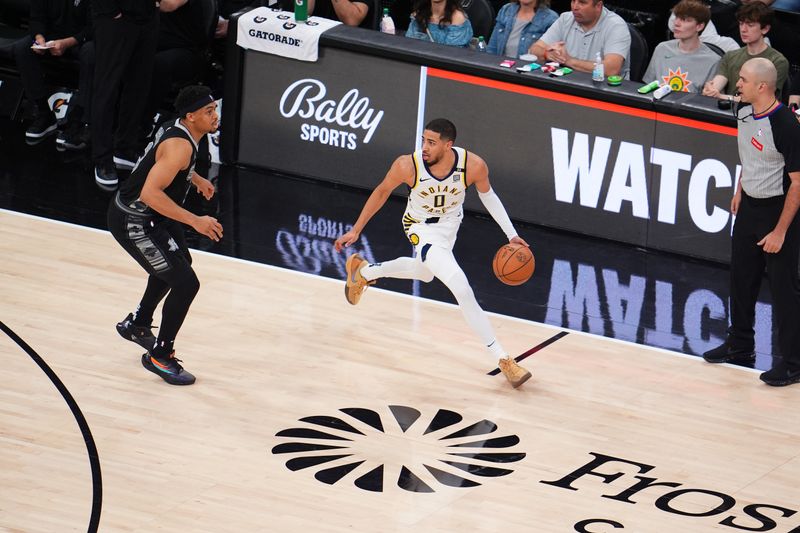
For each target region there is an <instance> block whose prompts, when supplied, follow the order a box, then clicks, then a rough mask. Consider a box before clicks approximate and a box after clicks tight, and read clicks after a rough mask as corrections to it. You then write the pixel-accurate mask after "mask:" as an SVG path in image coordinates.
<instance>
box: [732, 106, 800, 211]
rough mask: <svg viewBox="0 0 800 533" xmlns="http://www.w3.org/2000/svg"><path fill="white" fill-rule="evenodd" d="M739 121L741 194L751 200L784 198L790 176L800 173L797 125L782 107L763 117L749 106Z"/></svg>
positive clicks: (741, 111)
mask: <svg viewBox="0 0 800 533" xmlns="http://www.w3.org/2000/svg"><path fill="white" fill-rule="evenodd" d="M738 118H739V121H738V122H739V134H738V141H739V160H740V161H741V162H742V177H741V182H742V190H743V191H744V192H745V194H747V195H748V196H750V197H751V198H771V197H773V196H783V195H784V194H786V191H787V190H788V189H789V172H800V122H798V121H797V119H796V118H795V116H794V113H792V111H791V110H790V109H788V108H787V107H785V106H784V105H783V104H778V107H776V108H775V109H773V110H772V111H770V112H769V113H764V114H763V115H755V114H753V107H752V106H750V105H748V106H745V107H742V108H741V109H739V112H738Z"/></svg>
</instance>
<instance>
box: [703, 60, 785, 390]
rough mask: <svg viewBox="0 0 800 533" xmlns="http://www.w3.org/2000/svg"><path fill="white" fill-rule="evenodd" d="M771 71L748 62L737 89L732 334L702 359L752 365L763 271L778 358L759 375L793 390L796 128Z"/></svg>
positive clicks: (756, 62) (758, 62)
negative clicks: (737, 175) (778, 95)
mask: <svg viewBox="0 0 800 533" xmlns="http://www.w3.org/2000/svg"><path fill="white" fill-rule="evenodd" d="M777 77H778V74H777V71H776V70H775V66H774V65H773V64H772V62H770V61H769V60H767V59H764V58H755V59H751V60H749V61H747V62H746V63H745V64H744V65H743V66H742V69H741V70H740V72H739V80H738V81H737V83H736V88H737V90H738V91H739V93H740V94H741V99H742V102H745V103H747V104H750V105H747V106H744V107H742V108H740V109H739V110H738V112H737V119H738V124H739V128H738V130H739V131H738V143H739V159H740V160H741V163H742V174H741V177H740V179H739V184H738V186H737V188H736V193H735V194H734V196H733V199H732V200H731V212H732V213H733V214H734V215H736V223H735V224H734V227H733V237H732V244H731V274H730V276H731V286H730V292H731V300H730V307H731V310H730V316H731V326H730V328H728V336H727V339H726V340H725V342H724V343H723V344H722V345H721V346H718V347H717V348H714V349H713V350H710V351H708V352H706V353H705V354H703V358H704V359H705V360H706V361H708V362H709V363H725V362H729V361H735V360H752V359H753V358H754V340H753V337H754V330H753V324H754V321H755V305H756V298H757V296H758V291H759V288H760V286H761V280H762V277H763V275H764V270H765V269H766V271H767V279H768V280H769V287H770V292H771V293H772V299H773V302H774V304H773V309H774V310H775V316H776V318H777V322H778V344H779V347H780V353H781V354H782V358H780V359H778V358H776V360H775V362H774V363H773V366H772V369H771V370H769V371H768V372H764V373H762V374H761V380H762V381H763V382H765V383H766V384H767V385H772V386H775V387H780V386H784V385H790V384H792V383H797V382H800V323H799V322H800V278H799V277H798V276H799V274H798V266H799V265H798V254H799V253H800V217H797V216H795V215H796V214H797V210H798V207H799V206H800V123H798V122H797V120H796V119H795V118H794V116H793V114H792V112H791V111H790V110H789V109H788V108H787V107H785V106H783V105H782V104H781V103H780V102H779V101H778V100H777V98H776V96H775V92H776V81H777Z"/></svg>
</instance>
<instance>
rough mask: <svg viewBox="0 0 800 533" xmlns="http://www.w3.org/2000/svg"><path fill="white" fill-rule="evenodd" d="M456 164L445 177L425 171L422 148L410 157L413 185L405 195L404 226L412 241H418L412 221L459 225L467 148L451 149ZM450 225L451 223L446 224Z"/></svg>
mask: <svg viewBox="0 0 800 533" xmlns="http://www.w3.org/2000/svg"><path fill="white" fill-rule="evenodd" d="M452 150H453V152H454V153H455V156H456V158H455V163H454V164H453V168H452V170H450V172H449V173H448V174H447V176H445V177H444V178H437V177H435V176H434V175H432V174H431V173H430V172H429V171H428V166H427V165H426V164H425V162H424V161H423V160H422V150H417V151H416V152H414V153H413V154H412V155H411V157H412V159H413V161H414V185H413V186H412V187H411V190H410V191H409V194H408V204H407V205H406V212H405V214H404V215H403V229H404V230H405V232H406V235H408V237H409V240H411V242H412V244H417V242H415V241H418V239H417V238H415V236H412V235H414V234H413V232H411V226H412V225H414V224H439V223H442V224H444V223H452V222H455V223H456V225H457V224H460V222H461V218H462V217H463V216H464V207H463V206H464V197H465V196H466V191H467V151H466V150H464V149H463V148H457V147H455V146H454V147H453V148H452ZM447 225H450V224H447Z"/></svg>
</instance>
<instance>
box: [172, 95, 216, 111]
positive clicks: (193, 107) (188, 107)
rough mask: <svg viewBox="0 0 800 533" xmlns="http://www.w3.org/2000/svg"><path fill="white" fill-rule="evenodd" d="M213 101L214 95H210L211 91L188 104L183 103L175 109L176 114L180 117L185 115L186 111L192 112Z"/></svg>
mask: <svg viewBox="0 0 800 533" xmlns="http://www.w3.org/2000/svg"><path fill="white" fill-rule="evenodd" d="M213 103H214V97H213V96H211V93H210V92H209V93H208V94H207V95H205V96H203V97H202V98H199V99H198V100H197V101H195V102H192V103H190V104H185V105H184V106H183V107H181V108H180V109H178V110H177V111H178V115H179V116H181V117H182V116H185V115H186V113H194V112H195V111H197V110H198V109H202V108H203V107H205V106H207V105H208V104H213Z"/></svg>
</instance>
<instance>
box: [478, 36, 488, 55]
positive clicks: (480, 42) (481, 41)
mask: <svg viewBox="0 0 800 533" xmlns="http://www.w3.org/2000/svg"><path fill="white" fill-rule="evenodd" d="M477 50H478V52H485V51H486V41H485V40H484V39H483V35H481V36H480V37H478V46H477Z"/></svg>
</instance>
